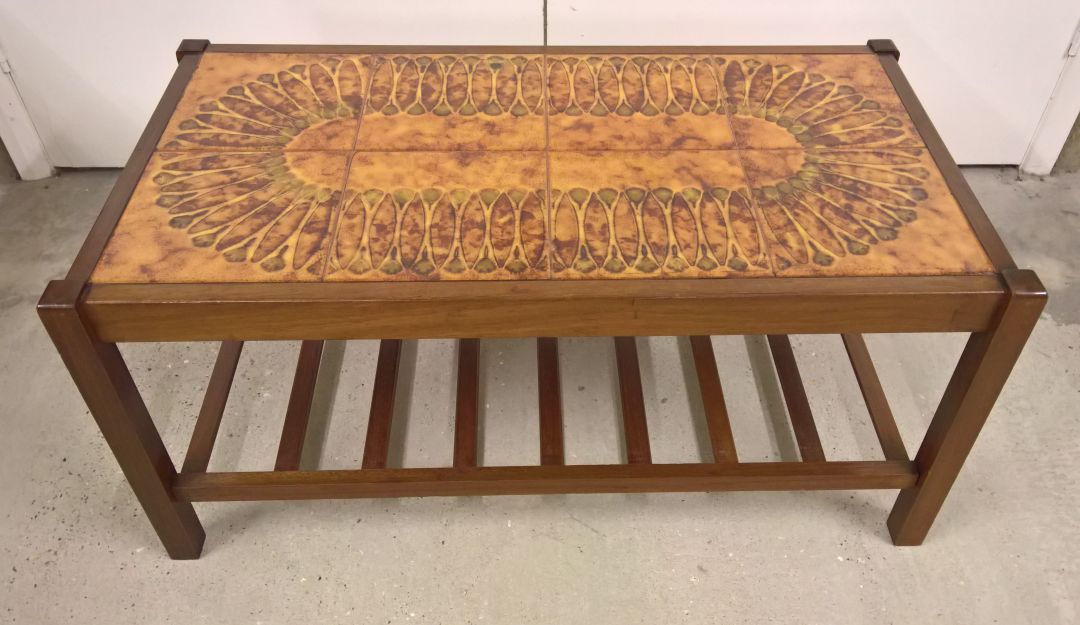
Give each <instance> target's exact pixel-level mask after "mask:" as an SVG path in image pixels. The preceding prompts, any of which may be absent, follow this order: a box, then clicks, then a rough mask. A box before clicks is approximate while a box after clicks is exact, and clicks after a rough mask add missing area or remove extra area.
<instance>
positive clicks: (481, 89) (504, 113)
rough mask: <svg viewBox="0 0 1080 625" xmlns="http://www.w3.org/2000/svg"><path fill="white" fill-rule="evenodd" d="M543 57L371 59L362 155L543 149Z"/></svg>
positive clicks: (490, 56)
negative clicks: (431, 151)
mask: <svg viewBox="0 0 1080 625" xmlns="http://www.w3.org/2000/svg"><path fill="white" fill-rule="evenodd" d="M543 63H544V60H543V57H542V56H540V55H499V54H489V55H479V56H478V55H422V54H421V55H395V56H377V57H375V58H374V75H373V77H372V81H371V99H370V101H369V102H368V106H367V108H366V110H365V112H364V117H363V122H362V123H361V127H360V140H359V142H358V144H357V147H358V148H359V149H361V150H387V151H399V150H485V151H497V150H543V149H544V147H545V145H546V143H545V133H544V101H543V95H544V79H543V66H544V65H543Z"/></svg>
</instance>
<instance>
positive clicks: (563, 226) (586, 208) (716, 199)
mask: <svg viewBox="0 0 1080 625" xmlns="http://www.w3.org/2000/svg"><path fill="white" fill-rule="evenodd" d="M551 202H552V217H551V219H552V222H551V223H552V227H551V232H552V271H553V276H554V277H556V278H655V277H697V276H702V277H720V276H728V275H733V276H734V275H738V276H753V275H771V271H770V269H769V265H768V259H767V255H766V253H765V247H764V241H763V234H762V232H761V230H760V228H759V220H758V219H757V218H756V216H755V214H754V210H753V207H752V205H751V202H750V200H749V191H748V189H747V186H746V181H745V179H744V177H743V173H742V168H741V165H740V162H739V158H738V154H737V153H736V152H735V151H669V152H642V151H636V152H552V153H551Z"/></svg>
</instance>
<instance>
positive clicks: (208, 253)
mask: <svg viewBox="0 0 1080 625" xmlns="http://www.w3.org/2000/svg"><path fill="white" fill-rule="evenodd" d="M346 158H347V157H346V155H344V154H338V153H323V152H159V153H157V154H155V155H154V156H153V157H152V158H151V160H150V163H149V165H148V166H147V169H146V171H145V172H144V173H143V177H142V179H141V180H140V181H139V184H138V186H137V187H136V189H135V192H134V194H133V195H132V197H131V200H130V201H129V203H128V206H127V208H126V209H125V211H124V214H123V216H122V217H121V219H120V222H119V224H118V225H117V227H116V230H115V231H114V232H113V235H112V237H111V238H110V240H109V242H108V245H107V246H106V249H105V253H104V254H103V256H102V258H101V260H100V261H99V263H98V266H97V267H96V268H95V270H94V273H93V275H92V277H91V281H92V282H99V283H100V282H287V281H304V280H318V279H319V277H320V275H321V273H322V271H323V268H324V266H325V261H326V250H327V248H328V245H329V239H330V236H329V235H330V232H331V224H332V223H333V222H334V219H335V213H336V211H337V209H338V207H339V200H340V198H341V189H342V186H343V184H344V182H345V163H346Z"/></svg>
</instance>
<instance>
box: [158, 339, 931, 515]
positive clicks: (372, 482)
mask: <svg viewBox="0 0 1080 625" xmlns="http://www.w3.org/2000/svg"><path fill="white" fill-rule="evenodd" d="M614 343H615V354H616V368H617V370H618V378H619V398H620V406H621V415H622V422H623V432H624V435H625V444H626V464H607V465H572V466H567V465H565V464H564V457H563V431H562V405H561V391H560V383H559V367H558V340H557V339H554V338H540V339H538V340H537V380H538V386H539V392H540V441H539V447H540V464H539V465H536V466H477V440H478V437H477V431H478V423H477V419H478V410H477V404H478V401H479V399H478V398H479V375H478V369H479V341H477V340H476V339H462V340H461V341H460V342H459V350H458V367H457V370H458V376H457V384H458V388H457V409H456V416H455V433H454V441H453V445H454V463H453V466H452V467H446V468H387V466H386V465H387V447H388V446H389V439H390V429H391V427H392V419H393V413H394V410H393V408H394V401H395V396H394V393H395V387H396V380H397V371H398V363H399V359H400V352H401V341H399V340H396V339H386V340H383V341H382V342H381V344H380V348H379V357H378V364H377V366H376V372H375V382H374V384H373V394H372V400H371V413H370V417H369V420H368V429H367V436H366V440H365V445H364V450H363V456H362V457H361V458H359V459H358V465H359V468H357V469H353V470H313V471H306V470H305V471H301V470H299V468H300V466H301V463H300V456H301V453H302V450H303V447H304V445H303V443H304V438H305V436H306V430H307V423H308V416H309V413H310V410H311V403H312V400H313V397H314V389H315V382H316V379H317V375H318V369H319V364H320V357H321V353H322V345H323V344H322V342H321V341H304V343H303V345H302V347H301V351H300V357H299V361H298V364H297V371H296V375H295V378H294V381H293V390H292V395H291V397H290V400H289V408H288V411H287V414H286V417H285V423H284V426H283V429H282V436H281V442H280V444H279V447H278V455H277V461H276V462H275V470H273V471H246V472H209V473H208V472H206V467H207V466H208V462H209V459H210V454H211V453H212V451H213V445H214V439H215V438H216V435H217V431H218V428H219V426H220V422H221V418H222V414H223V412H224V407H225V402H226V400H227V397H228V389H229V386H230V385H231V383H232V380H233V378H234V376H235V373H236V366H237V362H238V361H239V355H240V349H241V347H242V345H241V344H240V343H237V342H233V341H229V342H225V343H222V346H221V352H220V354H219V356H218V360H217V363H216V364H215V366H214V371H213V373H212V375H211V378H210V383H209V386H208V388H207V394H206V399H205V400H204V402H203V408H202V410H201V411H200V413H199V418H198V420H197V422H196V425H195V430H194V433H193V435H192V439H191V443H190V445H189V448H188V456H187V458H186V460H185V463H184V466H183V469H182V471H181V472H180V474H179V476H178V477H177V479H176V481H175V483H174V484H173V493H174V496H175V497H176V498H177V499H178V500H181V501H245V500H270V499H343V498H361V497H428V496H466V495H522V494H555V493H605V492H612V493H639V492H688V491H735V490H847V489H903V488H909V487H911V486H914V485H915V484H916V482H917V481H918V478H919V472H918V468H917V466H916V465H915V463H914V462H912V461H911V460H910V459H909V456H908V453H907V450H906V449H905V448H904V443H903V441H902V440H901V438H900V434H899V431H898V430H897V428H896V423H895V422H894V420H893V417H892V412H891V411H890V410H889V407H888V404H887V402H886V401H885V395H884V393H883V392H882V389H881V384H880V381H879V379H878V377H877V373H876V372H875V371H874V368H873V363H872V361H871V360H870V354H869V351H868V350H867V349H866V344H865V343H864V342H863V339H862V337H861V336H859V335H845V336H844V344H845V346H846V348H847V351H848V355H849V357H850V359H851V363H852V367H853V368H854V370H855V375H856V380H857V381H858V383H859V386H860V388H861V390H862V393H863V397H864V399H865V400H866V404H867V409H868V412H869V414H870V418H871V421H872V422H873V425H874V429H875V431H876V432H877V435H878V439H879V441H880V443H881V446H882V450H883V455H884V457H885V460H866V461H827V460H826V457H825V452H824V450H823V449H822V445H821V440H820V438H819V437H818V432H817V427H816V425H815V423H814V419H813V415H812V414H811V412H810V405H809V402H808V401H807V399H806V392H805V389H804V388H803V383H802V380H801V378H800V376H799V371H798V366H797V363H796V360H795V354H794V352H793V350H792V348H791V342H790V340H789V339H788V337H787V336H782V335H780V336H770V337H769V346H770V349H771V351H772V355H773V360H774V363H775V366H776V374H777V377H778V379H779V381H780V387H781V389H782V391H783V394H784V399H785V403H786V405H787V409H788V415H789V417H790V419H791V426H792V430H793V431H794V433H795V436H796V439H797V440H798V443H799V451H800V455H801V460H800V461H795V462H791V461H786V462H739V461H738V454H737V450H736V445H735V440H734V437H733V435H732V431H731V424H730V421H729V415H728V412H727V407H726V405H725V402H724V394H723V389H722V387H721V383H720V378H719V375H718V374H717V368H716V360H715V357H714V354H713V351H712V345H711V342H710V340H709V337H705V336H695V337H690V346H691V350H692V352H693V362H694V367H695V369H696V373H697V377H698V382H699V387H700V390H701V397H702V401H703V403H704V408H705V419H706V423H707V426H708V430H709V442H710V445H711V446H712V456H713V458H714V462H708V463H687V464H654V463H653V462H652V454H651V451H650V446H649V433H648V426H647V423H646V419H645V407H644V400H643V393H642V383H641V374H640V370H639V367H638V357H637V347H636V344H635V340H634V339H633V338H631V337H616V338H615V339H614Z"/></svg>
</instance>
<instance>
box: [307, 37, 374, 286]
mask: <svg viewBox="0 0 1080 625" xmlns="http://www.w3.org/2000/svg"><path fill="white" fill-rule="evenodd" d="M371 58H372V64H371V76H369V77H368V83H367V88H366V89H365V90H364V103H363V104H362V105H361V106H360V113H359V114H358V115H357V116H356V134H355V135H353V144H352V149H351V150H349V151H348V152H347V153H346V154H347V156H346V158H345V176H344V177H343V178H342V181H341V197H340V198H339V199H338V210H337V211H335V212H334V218H333V220H332V221H331V224H330V240H329V242H328V243H327V246H326V260H324V261H323V268H322V271H321V272H320V273H319V282H326V276H327V274H328V273H329V272H330V260H331V258H332V256H333V254H334V247H335V246H336V245H337V240H338V231H339V230H340V228H341V214H342V213H344V212H345V193H346V191H347V190H348V188H349V178H350V177H351V175H352V162H353V158H354V157H355V156H356V151H357V148H358V147H359V146H360V127H361V126H362V125H363V123H364V115H365V114H366V113H367V107H368V101H369V100H370V99H371V85H372V83H374V82H375V63H374V59H375V58H376V57H375V56H374V55H371Z"/></svg>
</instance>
